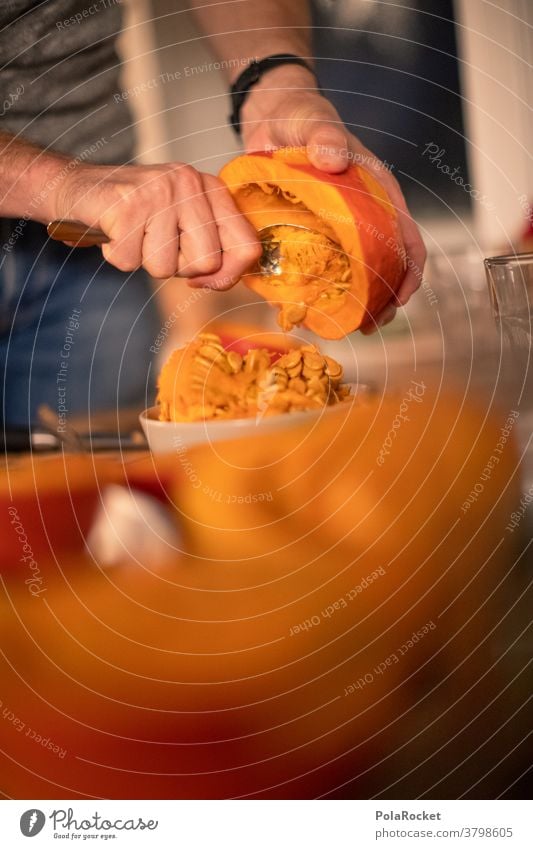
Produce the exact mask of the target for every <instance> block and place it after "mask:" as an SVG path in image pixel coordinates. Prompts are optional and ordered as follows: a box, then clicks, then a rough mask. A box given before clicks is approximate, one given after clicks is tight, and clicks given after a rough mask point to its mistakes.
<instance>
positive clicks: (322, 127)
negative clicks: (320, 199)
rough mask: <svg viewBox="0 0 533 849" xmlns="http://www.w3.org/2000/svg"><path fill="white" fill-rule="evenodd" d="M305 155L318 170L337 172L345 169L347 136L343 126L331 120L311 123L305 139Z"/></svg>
mask: <svg viewBox="0 0 533 849" xmlns="http://www.w3.org/2000/svg"><path fill="white" fill-rule="evenodd" d="M306 147H307V155H308V157H309V159H310V161H311V163H312V164H313V165H314V166H315V168H318V169H319V170H320V171H328V172H329V173H330V174H339V173H340V172H341V171H346V169H347V167H348V165H349V161H348V138H347V136H346V132H345V130H344V128H341V127H339V126H336V125H335V124H333V123H331V122H324V123H316V124H314V125H313V127H312V129H311V131H310V132H309V135H308V136H307V139H306Z"/></svg>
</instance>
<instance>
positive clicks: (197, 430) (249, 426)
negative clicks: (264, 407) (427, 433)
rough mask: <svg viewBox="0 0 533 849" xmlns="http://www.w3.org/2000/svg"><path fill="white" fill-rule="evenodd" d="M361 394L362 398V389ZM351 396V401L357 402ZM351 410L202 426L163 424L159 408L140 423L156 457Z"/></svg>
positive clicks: (144, 415) (147, 412)
mask: <svg viewBox="0 0 533 849" xmlns="http://www.w3.org/2000/svg"><path fill="white" fill-rule="evenodd" d="M357 394H361V392H360V388H359V392H358V393H357ZM354 397H355V395H354V396H350V399H352V398H354ZM347 404H348V405H349V406H351V403H350V402H344V404H343V405H336V404H335V405H332V406H331V407H322V408H321V409H320V410H303V411H302V412H295V413H279V414H277V415H272V416H261V417H259V418H255V417H251V418H246V419H220V420H218V421H216V420H215V421H200V422H161V421H159V419H158V416H159V407H149V408H148V409H147V410H144V411H143V412H142V413H141V414H140V416H139V421H140V423H141V427H142V429H143V431H144V435H145V436H146V439H147V441H148V445H149V446H150V450H151V451H153V452H154V454H168V453H171V452H175V451H177V450H179V449H181V448H187V447H189V446H192V445H201V444H205V443H208V442H221V441H222V440H229V439H242V438H244V437H247V436H259V434H261V435H262V434H266V433H275V432H276V431H281V430H287V428H291V427H295V425H300V424H302V423H303V422H306V421H312V420H313V419H316V418H319V417H320V416H323V415H328V414H329V413H330V412H331V411H332V410H338V409H339V408H340V406H345V405H347Z"/></svg>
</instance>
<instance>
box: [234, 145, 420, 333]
mask: <svg viewBox="0 0 533 849" xmlns="http://www.w3.org/2000/svg"><path fill="white" fill-rule="evenodd" d="M220 176H221V178H222V179H223V180H224V182H225V183H226V185H227V186H228V188H229V190H230V191H231V193H232V195H233V197H234V199H235V202H236V204H237V206H238V208H239V210H240V211H241V212H242V213H243V214H244V215H245V216H246V217H247V218H248V220H249V221H250V222H251V224H252V225H253V226H254V227H255V229H256V230H260V229H261V228H263V227H267V226H268V227H271V226H272V225H279V226H276V227H274V228H273V230H272V239H273V241H275V242H276V243H277V242H279V245H280V253H281V256H282V257H283V269H284V271H283V273H282V274H280V275H265V274H262V273H261V272H260V270H259V269H258V268H256V269H252V271H251V272H250V273H249V274H247V275H245V277H244V278H243V279H244V282H245V283H246V285H247V286H249V287H250V288H251V289H253V290H254V291H255V292H257V293H258V294H260V295H262V297H264V298H265V299H266V300H268V301H269V302H271V303H273V304H275V305H277V306H278V307H279V308H280V312H279V317H278V321H279V324H280V326H281V327H282V328H283V329H284V330H290V329H291V328H292V327H293V325H295V324H297V325H299V324H302V325H304V326H305V327H308V328H309V329H310V330H312V331H314V332H315V333H317V334H318V335H319V336H322V337H323V338H325V339H339V338H341V337H342V336H345V335H346V334H347V333H350V332H351V331H352V330H356V329H357V328H359V327H361V325H363V324H366V323H369V322H371V321H372V317H373V316H375V315H376V314H377V313H378V312H379V311H380V310H381V309H382V308H383V307H384V306H385V305H386V304H387V302H388V301H389V300H390V298H391V297H392V295H393V294H394V292H395V291H396V289H397V288H398V287H399V285H400V283H401V280H402V278H403V276H404V265H403V254H404V252H403V244H402V241H401V236H400V233H399V228H398V222H397V217H396V212H395V210H394V208H393V207H392V205H391V203H390V201H389V199H388V197H387V195H386V193H385V191H384V189H383V188H382V187H381V185H380V184H379V183H377V181H376V180H375V179H374V178H373V177H372V176H371V175H370V174H369V173H368V172H367V171H365V170H364V169H363V168H360V167H359V166H357V165H350V166H349V168H348V169H347V171H345V172H344V173H342V174H326V173H324V172H321V171H318V170H317V169H316V168H314V167H313V166H312V165H311V164H310V163H309V161H308V159H307V156H306V154H305V150H304V149H303V148H302V149H297V150H294V149H280V150H277V151H274V152H273V153H253V154H249V155H246V156H240V157H237V158H236V159H234V160H233V161H232V162H230V163H228V165H226V166H225V167H224V168H223V169H222V172H221V174H220ZM295 224H296V225H303V226H304V227H308V228H310V229H312V230H313V231H315V232H314V233H309V232H306V231H304V230H301V231H298V230H293V229H291V228H288V227H286V226H283V225H295ZM329 239H331V240H332V241H333V242H334V247H332V246H331V244H330V242H329V241H328V240H329Z"/></svg>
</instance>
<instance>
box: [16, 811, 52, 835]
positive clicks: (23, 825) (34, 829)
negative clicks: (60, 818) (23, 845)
mask: <svg viewBox="0 0 533 849" xmlns="http://www.w3.org/2000/svg"><path fill="white" fill-rule="evenodd" d="M45 822H46V817H45V815H44V814H43V812H42V811H39V810H38V809H37V808H31V809H30V810H29V811H24V813H23V814H22V816H21V818H20V830H21V832H22V833H23V835H24V837H35V835H36V834H39V832H40V831H41V830H42V828H43V826H44V824H45Z"/></svg>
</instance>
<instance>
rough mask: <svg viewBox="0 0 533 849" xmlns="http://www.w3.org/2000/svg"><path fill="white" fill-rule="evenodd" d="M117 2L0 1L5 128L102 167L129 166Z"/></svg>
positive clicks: (0, 123)
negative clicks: (120, 164)
mask: <svg viewBox="0 0 533 849" xmlns="http://www.w3.org/2000/svg"><path fill="white" fill-rule="evenodd" d="M121 25H122V10H121V8H120V3H119V2H117V0H44V2H42V0H40V1H39V0H0V128H1V129H2V130H4V131H5V132H10V133H14V134H16V135H18V134H20V135H21V136H23V137H24V138H26V139H28V140H30V141H33V142H35V143H36V144H38V145H40V146H41V147H45V148H46V147H52V148H54V149H55V150H59V151H61V152H63V153H68V154H71V155H73V156H78V157H80V158H81V159H83V160H88V161H91V162H98V163H118V162H127V161H129V160H130V159H131V157H132V156H133V152H134V134H133V128H132V118H131V114H130V111H129V109H128V105H127V103H125V102H123V101H121V100H119V99H114V98H113V95H114V94H116V93H118V92H120V91H121V85H120V61H119V58H118V55H117V52H116V38H117V36H118V34H119V33H120V29H121Z"/></svg>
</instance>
